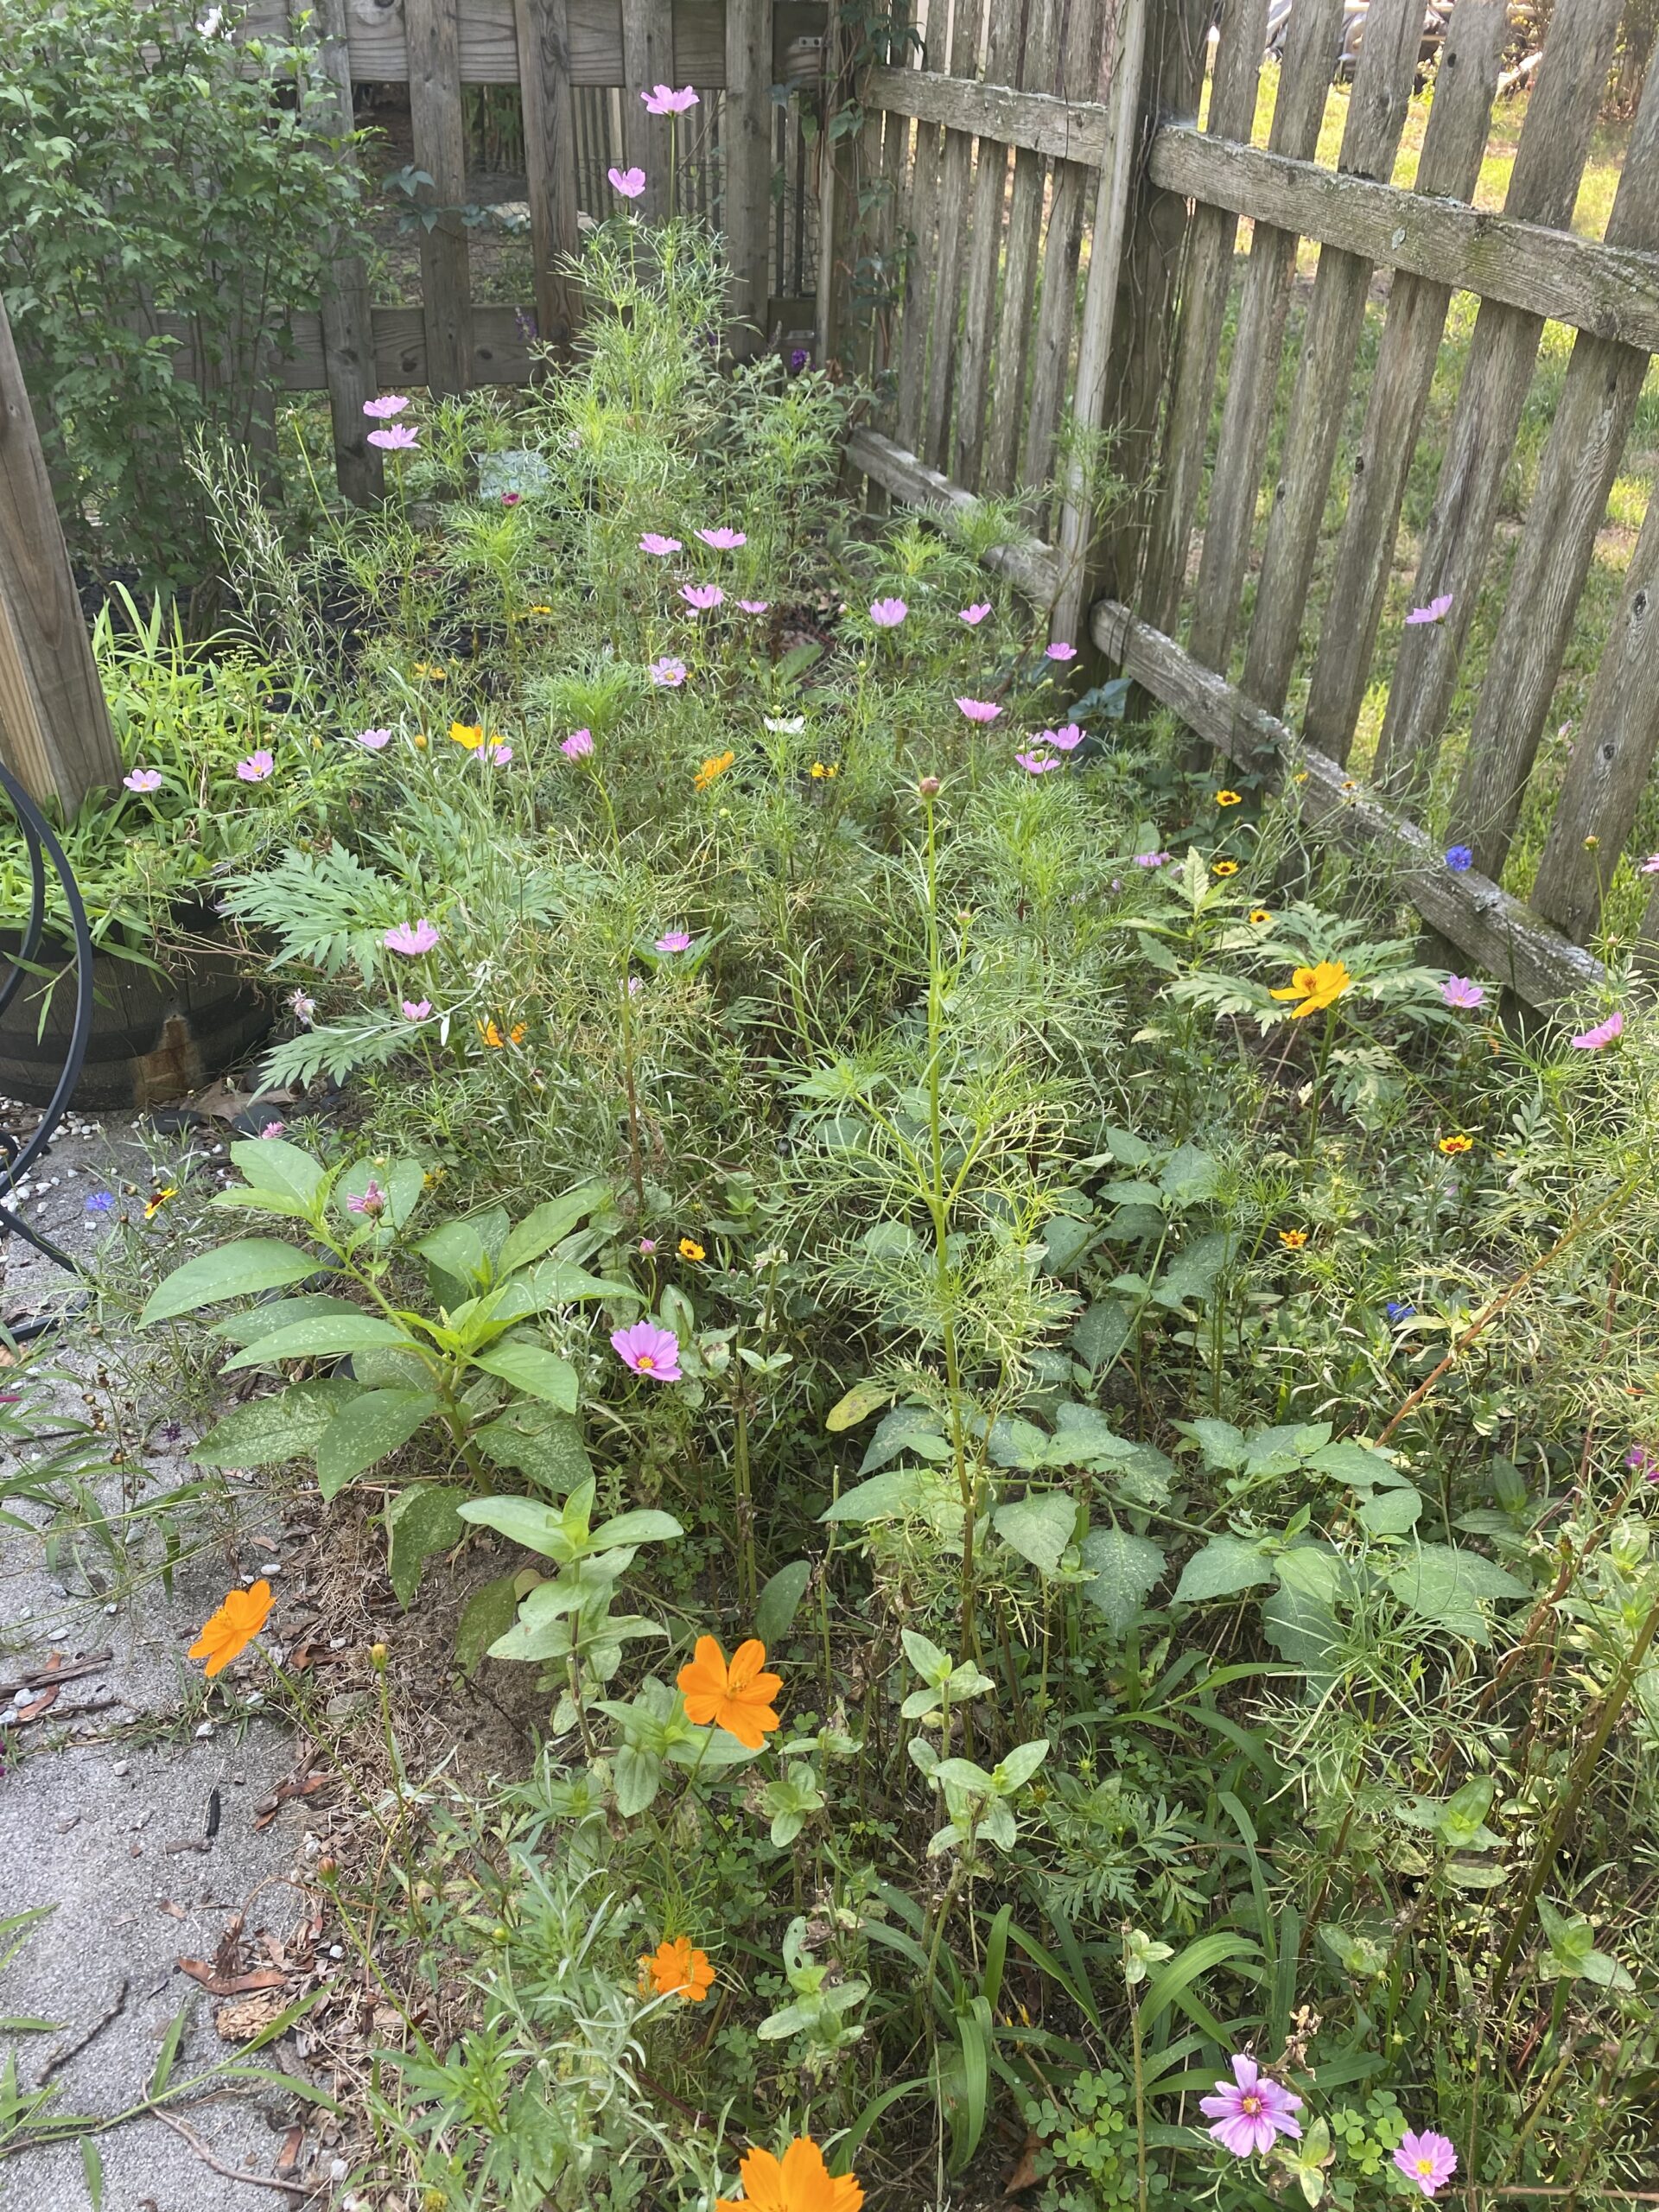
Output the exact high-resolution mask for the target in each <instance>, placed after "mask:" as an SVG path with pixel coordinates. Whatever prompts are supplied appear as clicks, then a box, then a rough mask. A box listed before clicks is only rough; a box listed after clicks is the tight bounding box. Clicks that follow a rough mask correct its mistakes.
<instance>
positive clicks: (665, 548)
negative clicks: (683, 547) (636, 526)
mask: <svg viewBox="0 0 1659 2212" xmlns="http://www.w3.org/2000/svg"><path fill="white" fill-rule="evenodd" d="M639 550H640V551H641V552H642V553H654V554H656V556H657V557H658V560H664V559H665V558H666V557H667V556H668V555H669V554H671V553H677V552H678V551H679V550H680V541H679V539H678V538H677V537H664V536H663V533H662V532H661V531H660V530H648V531H646V532H645V536H644V537H642V538H641V539H640V540H639Z"/></svg>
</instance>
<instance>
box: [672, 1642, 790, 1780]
mask: <svg viewBox="0 0 1659 2212" xmlns="http://www.w3.org/2000/svg"><path fill="white" fill-rule="evenodd" d="M765 1665H766V1645H765V1644H764V1643H760V1642H759V1641H758V1640H757V1639H756V1638H755V1637H750V1638H749V1640H748V1642H747V1643H740V1644H739V1645H738V1647H737V1649H736V1650H735V1651H734V1652H733V1654H732V1662H731V1664H730V1666H729V1667H728V1665H727V1663H726V1654H725V1653H724V1652H723V1651H722V1650H721V1648H720V1646H719V1644H718V1643H716V1642H715V1639H714V1637H712V1636H700V1637H698V1638H697V1648H696V1650H695V1651H694V1652H693V1653H692V1655H691V1658H690V1663H689V1664H688V1665H686V1666H683V1667H682V1668H681V1669H680V1671H679V1674H678V1675H677V1677H676V1679H677V1681H678V1683H679V1686H680V1688H682V1689H683V1691H684V1693H685V1711H686V1718H687V1719H690V1720H695V1721H696V1723H697V1725H698V1726H699V1727H707V1726H709V1725H710V1724H712V1725H713V1726H715V1727H716V1728H723V1729H724V1730H725V1731H726V1733H727V1734H728V1736H735V1737H736V1738H737V1740H738V1742H739V1743H740V1744H741V1745H743V1747H744V1749H745V1750H746V1751H760V1750H761V1749H762V1748H763V1747H764V1746H765V1744H766V1731H767V1730H768V1729H769V1728H776V1727H779V1726H781V1725H782V1724H781V1723H780V1722H779V1718H778V1715H777V1714H776V1713H774V1712H773V1711H772V1700H773V1698H775V1697H776V1696H777V1694H778V1693H779V1690H780V1689H782V1688H783V1687H784V1683H783V1677H782V1675H763V1674H762V1673H761V1671H760V1670H761V1669H762V1668H763V1667H764V1666H765Z"/></svg>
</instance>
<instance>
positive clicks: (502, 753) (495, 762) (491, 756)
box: [482, 738, 512, 768]
mask: <svg viewBox="0 0 1659 2212" xmlns="http://www.w3.org/2000/svg"><path fill="white" fill-rule="evenodd" d="M482 757H483V758H484V759H485V760H487V761H488V762H489V764H490V766H491V767H492V768H505V766H506V765H507V763H508V761H509V760H512V747H511V746H510V745H503V744H502V742H501V741H500V739H499V738H498V739H497V740H496V741H495V743H494V744H493V745H487V746H486V747H485V748H484V753H483V756H482Z"/></svg>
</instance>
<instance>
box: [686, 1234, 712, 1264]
mask: <svg viewBox="0 0 1659 2212" xmlns="http://www.w3.org/2000/svg"><path fill="white" fill-rule="evenodd" d="M708 1256H709V1255H708V1254H707V1253H706V1252H705V1251H704V1250H703V1249H702V1245H701V1244H699V1243H698V1242H697V1240H696V1237H695V1236H682V1237H681V1239H680V1257H681V1258H682V1259H683V1260H704V1259H707V1258H708Z"/></svg>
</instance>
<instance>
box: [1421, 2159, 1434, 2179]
mask: <svg viewBox="0 0 1659 2212" xmlns="http://www.w3.org/2000/svg"><path fill="white" fill-rule="evenodd" d="M1417 2171H1418V2172H1419V2173H1420V2174H1423V2175H1425V2176H1427V2175H1428V2174H1432V2173H1433V2171H1434V2161H1433V2158H1419V2159H1418V2161H1417Z"/></svg>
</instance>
